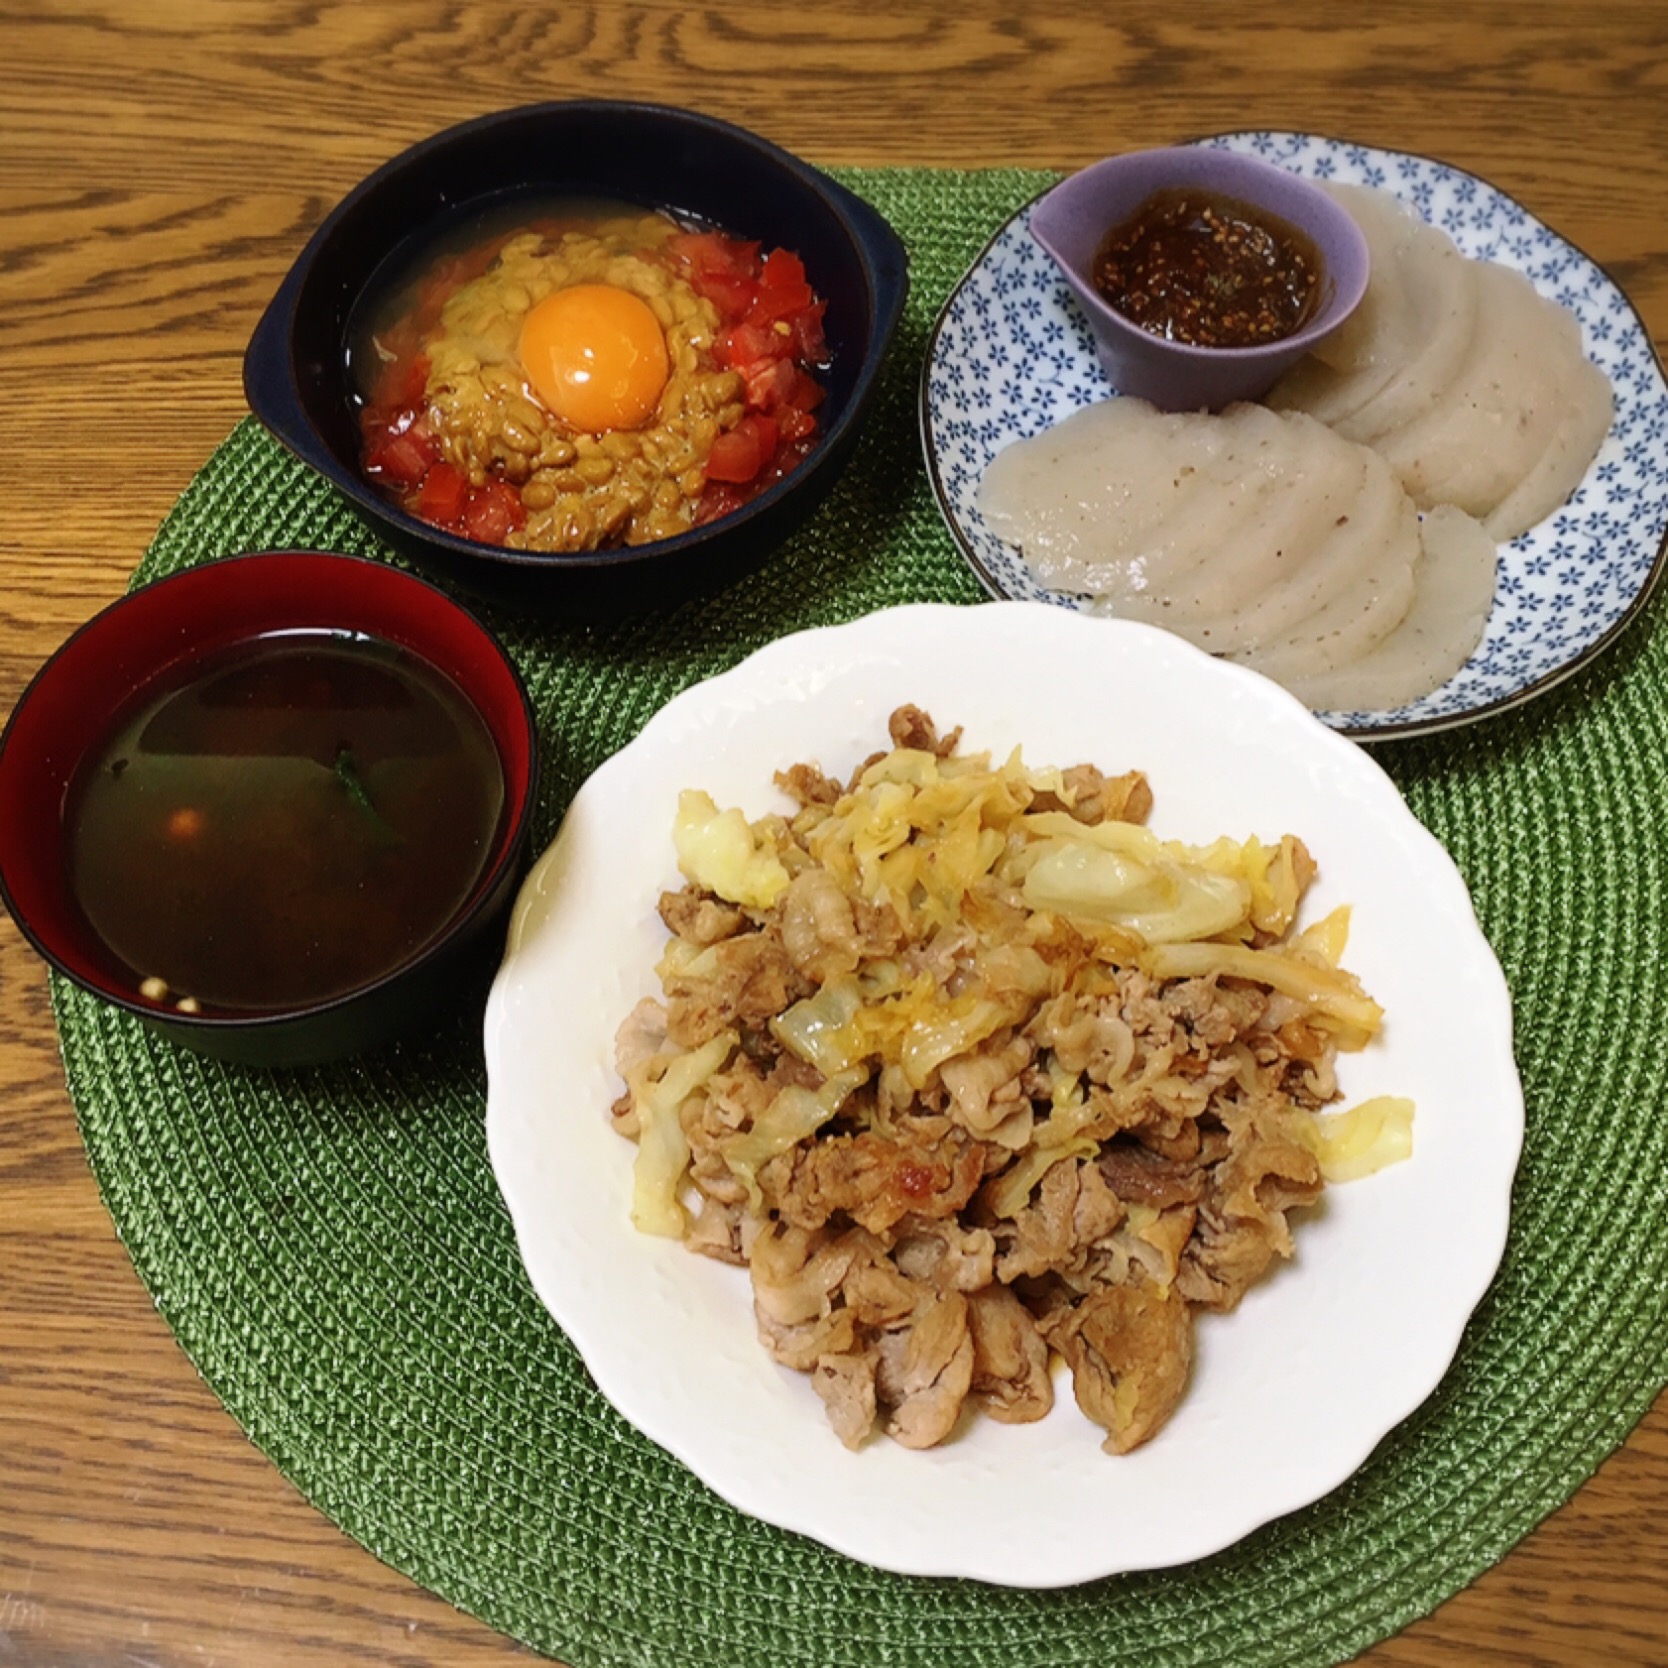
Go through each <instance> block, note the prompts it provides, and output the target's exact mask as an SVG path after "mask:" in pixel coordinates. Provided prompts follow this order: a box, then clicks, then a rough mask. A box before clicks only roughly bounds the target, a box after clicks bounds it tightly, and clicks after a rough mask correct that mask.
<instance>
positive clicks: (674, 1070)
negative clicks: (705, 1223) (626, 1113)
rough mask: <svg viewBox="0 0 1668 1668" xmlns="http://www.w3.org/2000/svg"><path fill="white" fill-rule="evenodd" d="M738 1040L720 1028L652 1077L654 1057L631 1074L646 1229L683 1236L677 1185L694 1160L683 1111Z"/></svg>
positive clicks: (639, 1209)
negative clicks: (692, 1051) (641, 1068)
mask: <svg viewBox="0 0 1668 1668" xmlns="http://www.w3.org/2000/svg"><path fill="white" fill-rule="evenodd" d="M736 1042H737V1037H736V1033H735V1032H734V1031H720V1032H719V1033H718V1035H717V1036H716V1037H714V1038H713V1039H712V1040H711V1041H710V1042H708V1043H706V1044H705V1045H703V1046H702V1047H700V1048H698V1049H696V1050H695V1052H694V1053H692V1054H680V1055H678V1056H677V1058H676V1059H674V1060H673V1061H672V1063H671V1064H670V1065H669V1066H667V1067H666V1070H665V1071H664V1072H663V1073H662V1074H661V1075H660V1077H659V1078H658V1079H656V1080H655V1081H653V1082H650V1081H648V1080H647V1070H648V1067H649V1066H651V1065H652V1064H654V1063H655V1062H654V1061H649V1062H646V1063H645V1066H644V1068H643V1070H642V1071H641V1072H634V1073H633V1074H632V1080H631V1081H630V1082H629V1084H628V1087H629V1088H630V1090H631V1104H632V1109H633V1110H634V1111H635V1112H636V1114H637V1123H638V1134H637V1159H636V1162H635V1163H634V1165H633V1166H632V1189H631V1220H632V1222H633V1223H634V1224H635V1225H636V1226H637V1227H638V1228H639V1229H641V1230H642V1231H643V1232H644V1233H645V1234H660V1235H663V1236H664V1237H665V1238H667V1239H682V1238H683V1235H684V1231H685V1230H686V1228H687V1227H688V1225H689V1213H688V1212H687V1211H685V1209H684V1208H683V1203H682V1201H681V1200H680V1199H679V1198H678V1187H679V1185H680V1184H681V1183H682V1181H683V1173H684V1171H685V1169H686V1168H687V1167H688V1165H689V1141H688V1138H687V1137H686V1136H685V1135H684V1133H683V1122H682V1120H681V1119H680V1118H679V1116H678V1114H679V1112H680V1111H681V1109H682V1107H683V1103H684V1102H685V1101H686V1100H688V1099H689V1097H690V1096H691V1095H692V1094H694V1093H695V1091H696V1090H697V1089H698V1088H700V1086H701V1085H702V1084H703V1083H705V1082H706V1080H707V1079H708V1078H709V1077H711V1076H712V1074H713V1073H714V1072H715V1071H717V1070H718V1068H719V1067H720V1066H722V1065H723V1064H724V1062H725V1061H726V1060H727V1059H729V1057H730V1050H731V1049H733V1048H734V1047H735V1046H736ZM657 1058H658V1057H657Z"/></svg>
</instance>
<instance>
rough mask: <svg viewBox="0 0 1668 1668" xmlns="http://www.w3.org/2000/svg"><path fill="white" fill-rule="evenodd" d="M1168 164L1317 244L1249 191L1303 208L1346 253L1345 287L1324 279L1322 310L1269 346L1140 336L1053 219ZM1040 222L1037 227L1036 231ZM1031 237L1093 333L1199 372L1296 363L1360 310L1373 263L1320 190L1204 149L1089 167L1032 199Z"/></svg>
mask: <svg viewBox="0 0 1668 1668" xmlns="http://www.w3.org/2000/svg"><path fill="white" fill-rule="evenodd" d="M1167 164H1174V165H1175V166H1176V167H1177V168H1179V169H1180V170H1181V171H1182V172H1183V173H1186V174H1189V175H1194V176H1203V175H1208V174H1213V173H1214V174H1222V175H1229V176H1232V177H1233V178H1232V183H1228V182H1226V181H1225V182H1224V183H1223V185H1222V186H1221V187H1220V188H1219V189H1220V190H1221V191H1222V192H1223V194H1224V195H1227V196H1238V197H1240V198H1241V199H1242V200H1243V201H1244V202H1246V203H1247V204H1248V205H1249V206H1250V207H1253V208H1257V209H1260V210H1262V211H1263V212H1265V213H1268V214H1272V215H1276V216H1277V217H1278V218H1280V219H1282V220H1286V221H1288V222H1291V223H1293V224H1294V225H1295V226H1296V229H1297V230H1299V231H1301V232H1303V233H1304V234H1305V235H1306V236H1308V237H1310V238H1312V239H1314V241H1315V242H1317V243H1319V242H1320V241H1321V238H1320V237H1319V236H1317V234H1316V233H1315V232H1314V231H1312V230H1311V229H1310V227H1309V226H1308V225H1298V224H1296V217H1295V216H1294V215H1293V214H1292V213H1291V212H1290V211H1289V210H1287V209H1284V208H1279V207H1273V206H1270V205H1269V204H1267V203H1265V202H1263V201H1261V200H1259V199H1258V198H1257V197H1256V196H1255V193H1254V186H1255V185H1256V184H1258V183H1266V184H1267V185H1269V186H1271V187H1277V188H1278V190H1279V192H1280V194H1281V195H1282V196H1284V197H1286V198H1289V199H1291V200H1293V201H1296V202H1299V203H1303V204H1306V205H1308V206H1309V207H1310V208H1311V209H1312V211H1313V214H1312V219H1313V220H1314V221H1318V222H1324V223H1325V225H1326V227H1327V228H1328V232H1327V235H1328V236H1329V237H1330V238H1332V239H1334V240H1336V241H1337V242H1338V243H1339V244H1341V245H1342V246H1343V247H1344V248H1345V249H1346V250H1347V255H1348V258H1347V261H1346V262H1344V263H1342V264H1343V268H1344V273H1345V276H1346V278H1347V280H1348V281H1347V283H1345V284H1339V283H1338V282H1337V275H1336V273H1335V272H1331V273H1328V276H1329V277H1330V278H1331V280H1332V285H1333V287H1332V293H1331V294H1329V295H1327V296H1326V297H1324V298H1323V300H1322V304H1321V305H1320V306H1319V307H1317V308H1316V310H1315V312H1314V314H1313V315H1312V316H1311V317H1310V318H1309V319H1308V320H1307V321H1306V322H1305V323H1303V324H1301V325H1300V326H1299V327H1298V328H1297V329H1296V330H1294V331H1292V332H1291V333H1290V334H1289V335H1285V336H1281V337H1279V338H1277V339H1276V340H1274V341H1269V342H1253V343H1248V344H1243V345H1239V346H1224V347H1215V346H1212V345H1210V344H1208V343H1200V342H1183V341H1177V340H1174V339H1172V338H1170V337H1167V336H1160V335H1158V334H1156V333H1155V332H1153V331H1150V330H1146V329H1143V328H1142V326H1140V325H1139V324H1137V323H1135V322H1134V321H1133V320H1132V319H1129V318H1126V317H1125V316H1124V315H1123V314H1122V313H1120V312H1119V311H1118V310H1117V308H1116V307H1114V306H1112V304H1111V303H1110V302H1109V301H1107V300H1106V298H1105V297H1104V296H1103V295H1101V294H1100V292H1099V291H1098V290H1097V289H1096V288H1095V286H1094V284H1093V282H1092V281H1091V279H1090V278H1089V277H1088V275H1087V274H1085V273H1083V272H1081V271H1079V270H1078V269H1077V268H1076V267H1075V266H1074V265H1073V264H1072V263H1071V262H1070V261H1068V260H1066V259H1065V258H1064V257H1063V256H1062V254H1061V253H1060V251H1059V249H1058V248H1057V247H1056V242H1055V239H1054V236H1053V233H1052V230H1051V215H1052V214H1053V213H1058V212H1060V206H1061V205H1064V204H1067V203H1071V202H1073V201H1074V200H1075V199H1077V198H1079V197H1084V198H1086V197H1089V196H1091V195H1092V194H1093V193H1094V192H1095V191H1096V189H1097V188H1099V187H1101V186H1102V185H1103V183H1104V182H1108V181H1110V180H1111V179H1112V178H1113V177H1115V176H1117V175H1119V174H1122V173H1124V172H1136V171H1139V170H1144V169H1149V168H1152V167H1154V166H1163V165H1167ZM1178 183H1181V184H1192V183H1196V181H1195V180H1192V179H1189V180H1183V181H1180V182H1178ZM1160 189H1162V187H1161V186H1150V187H1149V188H1148V190H1147V192H1146V193H1144V194H1143V196H1142V197H1141V198H1140V199H1138V201H1137V205H1136V206H1139V202H1140V201H1144V200H1145V197H1146V196H1150V195H1151V194H1152V192H1153V191H1155V190H1160ZM1051 205H1052V208H1051ZM1039 218H1040V219H1041V221H1042V224H1041V226H1040V227H1039V225H1038V220H1039ZM1029 231H1030V235H1031V236H1032V238H1033V239H1035V241H1036V242H1037V244H1038V245H1039V246H1040V247H1041V248H1042V250H1043V252H1044V253H1045V254H1046V255H1047V256H1048V258H1049V259H1050V260H1051V261H1053V262H1054V264H1055V265H1056V266H1057V267H1058V268H1059V269H1060V274H1061V276H1062V277H1063V278H1064V279H1065V280H1066V282H1067V283H1068V284H1069V285H1070V286H1071V289H1072V292H1073V294H1074V295H1075V296H1076V297H1077V299H1078V301H1079V303H1080V304H1081V305H1082V306H1083V307H1084V309H1085V311H1086V312H1087V314H1088V317H1089V320H1090V323H1091V324H1093V325H1094V326H1095V327H1096V330H1097V333H1099V332H1100V331H1101V330H1102V329H1106V330H1110V331H1112V332H1114V333H1115V334H1116V335H1117V336H1118V338H1119V340H1120V341H1121V342H1123V343H1126V344H1127V345H1128V347H1129V348H1130V350H1131V351H1138V352H1141V353H1144V354H1150V355H1152V356H1155V357H1158V356H1162V357H1166V358H1170V359H1173V360H1175V361H1177V362H1180V363H1187V364H1192V365H1196V366H1198V367H1200V368H1201V369H1203V368H1206V367H1209V366H1213V365H1215V366H1223V367H1227V366H1230V365H1242V366H1252V365H1256V364H1258V363H1266V362H1268V361H1273V360H1280V359H1287V358H1293V359H1295V358H1298V357H1301V356H1302V355H1303V354H1304V353H1307V352H1308V351H1309V350H1310V349H1311V348H1313V347H1314V346H1315V345H1316V344H1317V343H1318V342H1320V341H1322V340H1324V339H1325V338H1326V337H1327V336H1329V335H1331V334H1332V332H1333V331H1335V330H1337V329H1339V328H1341V327H1342V326H1343V325H1344V324H1345V323H1346V322H1347V321H1348V319H1349V318H1350V316H1351V315H1352V314H1353V313H1354V312H1355V310H1356V309H1357V308H1358V307H1359V306H1360V304H1361V300H1362V297H1363V296H1364V295H1365V294H1366V291H1367V283H1368V280H1369V278H1370V277H1371V265H1372V261H1371V255H1370V252H1369V250H1368V247H1367V239H1366V235H1365V234H1364V233H1363V232H1362V230H1361V228H1360V226H1358V225H1357V224H1356V222H1355V220H1354V218H1353V217H1352V216H1351V215H1350V213H1349V211H1348V210H1347V209H1346V208H1344V206H1343V205H1342V204H1341V203H1339V202H1338V201H1337V200H1336V199H1334V198H1332V197H1330V196H1328V195H1327V194H1326V192H1325V191H1323V190H1321V188H1320V187H1319V186H1318V185H1317V184H1316V183H1315V182H1314V181H1313V180H1309V179H1305V178H1303V177H1302V176H1301V175H1298V174H1293V173H1291V172H1289V171H1288V170H1286V169H1283V168H1280V167H1278V166H1277V165H1276V164H1274V163H1271V162H1267V161H1265V160H1264V159H1263V158H1261V157H1256V156H1249V155H1247V154H1245V153H1244V152H1242V151H1230V150H1224V149H1217V148H1213V147H1211V146H1207V145H1198V144H1192V145H1153V146H1145V147H1142V148H1140V149H1136V150H1129V151H1119V152H1116V153H1114V154H1113V155H1111V156H1104V157H1101V158H1099V159H1098V160H1097V161H1094V162H1091V163H1088V164H1087V165H1085V166H1084V167H1082V168H1078V169H1076V170H1074V171H1073V172H1072V173H1069V174H1067V175H1066V177H1065V178H1064V179H1062V180H1060V181H1058V182H1057V183H1056V184H1054V185H1052V186H1049V187H1047V188H1046V189H1045V190H1043V191H1042V192H1040V193H1039V194H1038V196H1037V197H1036V198H1035V199H1034V201H1033V203H1032V215H1031V221H1030V224H1029ZM1330 264H1331V263H1329V265H1330Z"/></svg>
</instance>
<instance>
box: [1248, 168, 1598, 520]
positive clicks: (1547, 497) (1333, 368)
mask: <svg viewBox="0 0 1668 1668" xmlns="http://www.w3.org/2000/svg"><path fill="white" fill-rule="evenodd" d="M1328 189H1329V190H1330V191H1332V193H1333V195H1334V196H1336V197H1337V198H1338V199H1339V200H1340V201H1341V202H1342V203H1343V205H1344V206H1345V208H1347V209H1348V210H1349V212H1350V214H1351V215H1352V216H1353V217H1354V218H1355V220H1356V222H1357V223H1358V224H1359V225H1360V226H1361V228H1362V230H1363V233H1364V234H1365V235H1366V237H1367V240H1368V245H1369V250H1370V252H1371V256H1372V260H1373V272H1372V277H1371V278H1370V279H1369V281H1368V286H1367V294H1366V296H1365V297H1364V299H1363V302H1362V306H1361V308H1360V309H1359V310H1358V313H1357V315H1356V317H1355V318H1353V319H1351V320H1350V321H1348V322H1347V323H1346V324H1345V326H1344V327H1343V329H1342V330H1341V331H1340V332H1339V333H1338V335H1337V336H1336V337H1334V338H1333V339H1332V340H1331V341H1329V342H1327V343H1323V344H1322V346H1321V348H1320V350H1319V351H1318V353H1316V354H1313V355H1310V356H1309V357H1308V358H1307V359H1305V360H1303V361H1300V362H1299V364H1298V365H1297V366H1295V367H1294V368H1293V369H1292V370H1291V371H1290V372H1288V373H1287V375H1286V376H1285V377H1284V378H1283V379H1282V380H1281V381H1280V382H1279V383H1278V384H1277V385H1276V386H1275V388H1274V389H1273V390H1272V392H1271V393H1270V394H1269V396H1268V398H1269V403H1270V404H1271V405H1274V406H1276V407H1278V408H1280V409H1282V410H1302V411H1307V412H1309V413H1310V414H1311V415H1313V416H1316V417H1319V418H1321V419H1322V420H1323V421H1325V422H1327V423H1329V424H1330V425H1331V426H1332V427H1334V428H1336V429H1337V431H1338V432H1339V433H1340V434H1342V435H1344V436H1346V437H1347V438H1349V439H1351V440H1358V441H1360V442H1362V443H1363V444H1364V445H1370V446H1372V447H1373V448H1374V449H1375V450H1377V451H1380V452H1382V453H1383V454H1384V455H1385V457H1387V458H1388V459H1389V460H1390V462H1391V464H1392V465H1393V466H1394V467H1395V469H1396V471H1397V473H1398V474H1399V475H1400V477H1401V479H1402V483H1403V485H1404V486H1406V488H1407V490H1408V492H1409V493H1410V494H1411V496H1412V497H1413V500H1414V502H1415V503H1417V504H1418V505H1420V506H1421V507H1422V508H1430V507H1432V506H1434V505H1437V504H1445V503H1451V504H1457V505H1458V506H1459V507H1460V508H1462V509H1464V510H1467V511H1468V512H1470V513H1471V514H1472V515H1473V516H1476V517H1478V518H1479V519H1481V520H1483V521H1484V522H1485V524H1486V525H1487V527H1488V530H1489V531H1490V532H1491V533H1492V534H1493V535H1494V536H1495V537H1496V538H1498V539H1502V540H1504V539H1512V538H1516V537H1517V536H1518V534H1520V533H1523V532H1526V531H1527V530H1528V529H1529V528H1530V527H1532V526H1534V525H1535V523H1536V522H1538V521H1540V520H1541V519H1543V518H1544V517H1545V516H1546V515H1548V514H1550V513H1551V511H1552V510H1554V509H1556V508H1557V506H1558V505H1559V504H1560V503H1562V502H1563V501H1564V499H1565V498H1567V497H1568V496H1569V494H1570V493H1571V492H1572V491H1573V490H1574V489H1575V487H1576V486H1577V485H1578V484H1579V482H1580V480H1581V477H1582V476H1583V475H1584V474H1585V473H1586V470H1587V468H1588V466H1589V465H1590V464H1591V463H1592V460H1593V458H1594V456H1595V455H1596V454H1597V452H1598V449H1599V446H1600V445H1601V444H1602V442H1603V439H1604V436H1605V434H1606V433H1607V432H1608V430H1609V427H1610V419H1611V415H1612V410H1613V396H1612V393H1611V389H1610V383H1609V379H1608V378H1607V377H1606V376H1605V375H1604V373H1603V371H1601V370H1600V369H1599V368H1598V366H1596V365H1595V364H1593V362H1592V361H1591V360H1590V359H1588V358H1587V356H1586V353H1585V351H1584V349H1583V346H1582V341H1581V330H1580V326H1579V325H1578V324H1577V322H1576V319H1575V317H1574V315H1573V314H1571V313H1570V312H1569V311H1568V310H1567V309H1565V308H1563V307H1560V306H1559V305H1558V304H1557V303H1556V302H1554V301H1551V300H1549V299H1547V298H1546V297H1545V296H1543V295H1541V294H1540V293H1539V291H1537V290H1536V289H1535V287H1534V286H1533V284H1531V283H1530V281H1529V280H1528V279H1527V278H1525V277H1524V276H1522V275H1521V274H1520V273H1518V272H1516V271H1514V270H1513V269H1512V268H1510V267H1507V266H1503V265H1499V264H1497V263H1495V262H1492V261H1483V260H1468V259H1466V258H1465V257H1463V256H1461V255H1459V252H1458V250H1457V249H1456V248H1455V246H1454V245H1453V242H1452V240H1451V239H1450V238H1448V236H1447V234H1446V233H1444V232H1442V231H1440V230H1438V229H1437V228H1435V227H1431V226H1426V225H1425V224H1424V223H1423V222H1422V221H1418V220H1417V219H1416V217H1415V216H1413V214H1412V212H1411V211H1410V210H1409V209H1407V208H1405V207H1403V206H1402V205H1401V204H1400V203H1398V202H1397V201H1396V199H1394V198H1393V197H1391V196H1390V195H1389V194H1388V193H1385V192H1379V191H1372V190H1369V189H1368V188H1366V187H1362V186H1329V187H1328ZM1444 248H1445V249H1446V250H1447V251H1449V253H1448V254H1446V255H1442V256H1441V257H1440V258H1439V256H1438V251H1439V250H1440V249H1444ZM1456 284H1457V285H1458V289H1457V290H1456V288H1455V286H1456ZM1398 359H1399V362H1395V361H1398ZM1393 362H1394V363H1393ZM1387 367H1388V369H1387Z"/></svg>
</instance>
